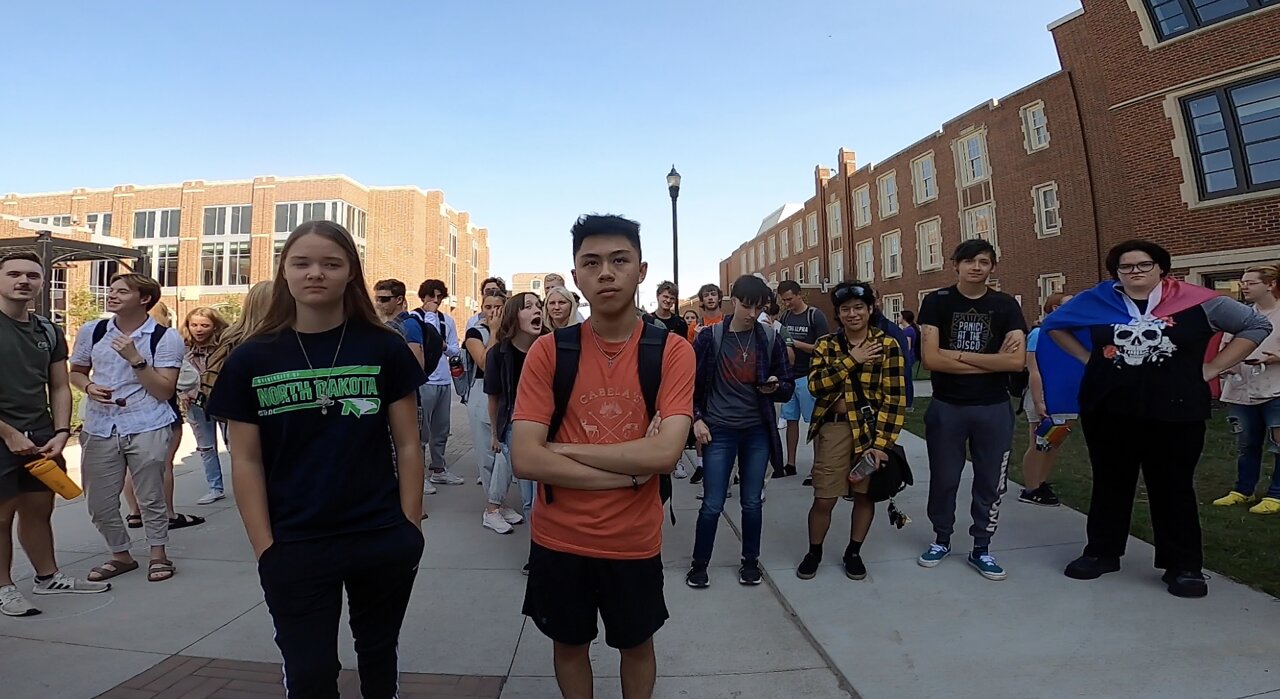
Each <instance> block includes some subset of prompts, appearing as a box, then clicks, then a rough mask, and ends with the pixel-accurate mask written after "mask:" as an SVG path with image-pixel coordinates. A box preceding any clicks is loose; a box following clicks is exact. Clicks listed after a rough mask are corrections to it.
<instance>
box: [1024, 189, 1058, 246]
mask: <svg viewBox="0 0 1280 699" xmlns="http://www.w3.org/2000/svg"><path fill="white" fill-rule="evenodd" d="M1031 196H1032V198H1033V199H1035V202H1036V235H1037V236H1039V237H1041V238H1049V237H1051V236H1055V235H1058V234H1060V233H1062V217H1061V216H1059V215H1058V183H1056V182H1050V183H1049V184H1042V185H1040V186H1039V187H1036V188H1034V189H1032V190H1031Z"/></svg>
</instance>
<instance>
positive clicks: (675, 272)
mask: <svg viewBox="0 0 1280 699" xmlns="http://www.w3.org/2000/svg"><path fill="white" fill-rule="evenodd" d="M667 191H668V192H670V193H671V281H672V282H674V283H675V285H676V288H677V289H679V288H680V232H679V231H680V229H679V225H678V223H679V220H678V217H677V216H676V199H678V198H679V197H680V173H678V172H676V166H675V165H672V166H671V172H668V173H667Z"/></svg>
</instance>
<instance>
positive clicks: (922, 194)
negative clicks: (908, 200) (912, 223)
mask: <svg viewBox="0 0 1280 699" xmlns="http://www.w3.org/2000/svg"><path fill="white" fill-rule="evenodd" d="M911 183H912V185H913V186H912V188H911V196H912V201H914V202H915V203H916V204H923V203H925V202H927V201H933V200H934V199H937V198H938V171H937V169H936V168H935V167H934V165H933V153H928V154H927V155H922V156H920V157H919V158H916V159H915V160H912V161H911Z"/></svg>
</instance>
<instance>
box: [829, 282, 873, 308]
mask: <svg viewBox="0 0 1280 699" xmlns="http://www.w3.org/2000/svg"><path fill="white" fill-rule="evenodd" d="M854 299H858V300H861V301H866V302H867V305H868V306H870V305H871V302H872V295H871V289H868V288H867V287H865V286H862V285H861V284H841V285H840V286H837V287H836V291H835V300H836V305H837V306H838V305H840V304H842V303H844V302H846V301H852V300H854Z"/></svg>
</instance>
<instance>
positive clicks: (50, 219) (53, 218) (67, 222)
mask: <svg viewBox="0 0 1280 699" xmlns="http://www.w3.org/2000/svg"><path fill="white" fill-rule="evenodd" d="M27 222H28V223H43V224H45V225H46V226H54V227H60V228H70V227H71V214H53V215H50V216H29V217H27Z"/></svg>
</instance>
